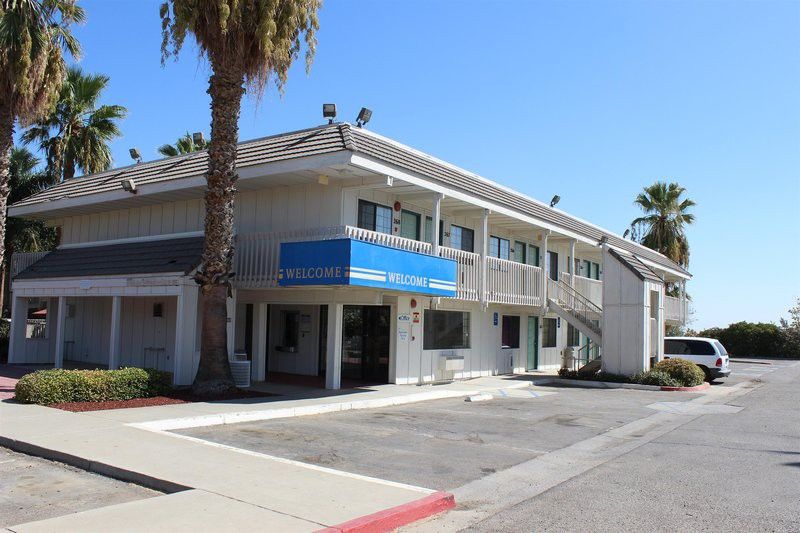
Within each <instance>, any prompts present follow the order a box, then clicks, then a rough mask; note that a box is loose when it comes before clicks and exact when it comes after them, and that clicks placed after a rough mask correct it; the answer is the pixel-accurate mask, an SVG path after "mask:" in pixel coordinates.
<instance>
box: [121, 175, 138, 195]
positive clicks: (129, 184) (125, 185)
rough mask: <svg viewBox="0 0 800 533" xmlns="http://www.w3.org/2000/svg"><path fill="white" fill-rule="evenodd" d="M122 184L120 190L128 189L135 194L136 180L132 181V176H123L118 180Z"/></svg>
mask: <svg viewBox="0 0 800 533" xmlns="http://www.w3.org/2000/svg"><path fill="white" fill-rule="evenodd" d="M120 185H122V190H124V191H128V192H129V193H131V194H136V192H137V191H136V182H135V181H133V178H125V179H124V180H122V181H121V182H120Z"/></svg>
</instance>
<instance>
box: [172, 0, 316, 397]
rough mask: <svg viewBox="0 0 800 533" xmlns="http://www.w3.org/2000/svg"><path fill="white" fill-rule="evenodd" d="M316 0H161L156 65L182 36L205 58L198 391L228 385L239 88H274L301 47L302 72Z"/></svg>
mask: <svg viewBox="0 0 800 533" xmlns="http://www.w3.org/2000/svg"><path fill="white" fill-rule="evenodd" d="M320 4H321V0H271V1H269V2H264V1H261V0H215V1H214V2H199V1H197V0H167V1H166V2H165V3H163V4H162V5H161V10H160V16H161V23H162V30H163V34H162V37H163V38H162V43H161V52H162V56H161V59H162V63H164V62H165V61H166V59H167V58H169V57H170V56H177V54H178V53H179V52H180V50H181V47H182V45H183V43H184V41H185V39H186V37H187V36H189V35H191V36H193V37H194V40H195V41H196V42H197V45H198V48H199V50H200V54H201V55H202V56H203V57H205V58H207V59H208V62H209V64H210V66H211V77H210V78H209V83H208V94H209V95H211V141H210V142H209V148H208V155H209V158H208V171H207V173H206V182H207V186H206V192H205V244H204V246H203V263H202V266H201V268H200V269H198V273H197V275H196V280H197V283H199V284H200V287H201V294H202V298H203V306H202V307H203V324H202V334H201V341H200V364H199V367H198V370H197V375H196V377H195V381H194V384H193V389H194V390H195V391H196V392H198V393H211V394H215V393H222V392H225V391H227V390H229V389H231V388H232V387H233V379H232V377H231V371H230V367H229V365H228V352H227V346H226V322H227V310H226V300H227V297H228V294H229V291H230V280H231V276H232V271H231V262H232V259H233V204H234V197H235V194H236V188H235V185H236V180H237V178H238V176H237V174H236V145H237V143H238V140H239V123H238V122H239V111H240V108H241V101H242V94H243V93H244V90H245V86H247V87H249V88H250V90H251V93H252V94H255V95H256V96H260V95H261V94H263V91H264V88H265V87H266V85H267V83H268V82H269V81H270V80H272V81H273V82H274V83H275V84H276V86H277V87H278V89H279V90H280V91H282V90H283V87H284V84H285V83H286V80H287V76H288V71H289V67H290V66H291V65H292V63H293V62H294V60H295V59H296V58H297V56H298V55H299V53H300V48H301V42H302V41H305V44H306V55H305V59H306V70H308V68H310V66H311V62H312V60H313V57H314V52H315V49H316V31H317V29H318V28H319V23H318V20H317V11H318V9H319V7H320Z"/></svg>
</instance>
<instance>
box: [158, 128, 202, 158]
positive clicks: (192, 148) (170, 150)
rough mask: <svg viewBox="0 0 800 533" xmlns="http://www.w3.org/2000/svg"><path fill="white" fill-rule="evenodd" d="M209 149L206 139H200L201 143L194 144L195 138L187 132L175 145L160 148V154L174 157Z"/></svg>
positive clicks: (163, 145)
mask: <svg viewBox="0 0 800 533" xmlns="http://www.w3.org/2000/svg"><path fill="white" fill-rule="evenodd" d="M206 148H208V143H207V142H206V141H205V139H202V138H201V139H200V142H197V143H196V142H194V137H192V135H191V134H190V133H189V132H188V131H187V132H186V135H184V136H183V137H180V138H179V139H178V140H177V141H175V144H174V145H173V144H162V145H161V146H159V147H158V153H159V154H161V155H163V156H166V157H172V156H174V155H181V154H191V153H192V152H196V151H198V150H205V149H206Z"/></svg>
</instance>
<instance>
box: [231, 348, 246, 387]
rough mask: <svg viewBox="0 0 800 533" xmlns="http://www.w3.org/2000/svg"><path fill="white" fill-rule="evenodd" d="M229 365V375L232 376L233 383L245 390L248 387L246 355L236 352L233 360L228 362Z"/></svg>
mask: <svg viewBox="0 0 800 533" xmlns="http://www.w3.org/2000/svg"><path fill="white" fill-rule="evenodd" d="M229 363H230V365H231V374H233V383H234V384H235V385H236V386H237V387H239V388H240V389H246V388H247V387H249V386H250V361H248V360H247V353H245V352H236V353H234V354H233V360H232V361H229Z"/></svg>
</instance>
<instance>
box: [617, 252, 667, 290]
mask: <svg viewBox="0 0 800 533" xmlns="http://www.w3.org/2000/svg"><path fill="white" fill-rule="evenodd" d="M608 251H609V253H610V254H611V256H612V257H614V258H615V259H616V260H617V261H619V262H620V263H622V264H623V265H624V266H626V267H627V268H628V270H630V271H631V272H633V273H634V274H636V277H637V278H639V279H640V280H642V281H655V282H656V283H663V282H664V280H663V279H662V278H661V276H659V275H658V274H656V273H655V272H653V271H652V270H651V269H650V267H648V266H647V265H645V264H644V263H642V260H641V259H639V258H638V257H636V255H634V254H626V253H619V252H617V251H616V250H614V249H613V248H609V250H608Z"/></svg>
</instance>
